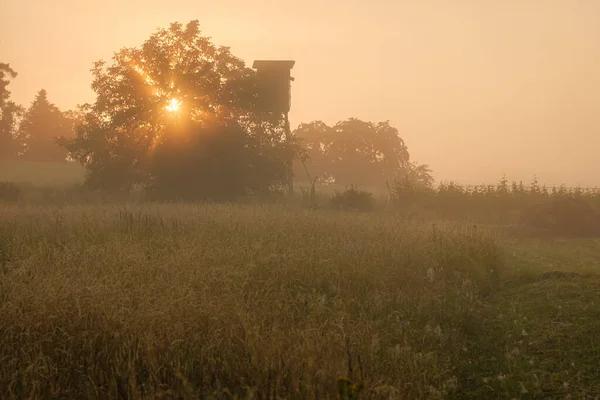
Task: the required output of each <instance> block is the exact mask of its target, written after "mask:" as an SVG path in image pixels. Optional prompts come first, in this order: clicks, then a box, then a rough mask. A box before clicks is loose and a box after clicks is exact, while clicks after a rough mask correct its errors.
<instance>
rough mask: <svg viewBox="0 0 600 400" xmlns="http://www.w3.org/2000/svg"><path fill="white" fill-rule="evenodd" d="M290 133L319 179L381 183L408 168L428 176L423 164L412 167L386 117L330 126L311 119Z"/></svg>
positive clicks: (420, 174)
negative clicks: (303, 151)
mask: <svg viewBox="0 0 600 400" xmlns="http://www.w3.org/2000/svg"><path fill="white" fill-rule="evenodd" d="M294 134H295V135H296V137H298V138H299V139H301V140H302V143H303V146H304V148H305V150H306V152H307V155H308V161H307V165H308V168H309V170H310V171H312V173H313V174H316V175H317V176H318V177H319V179H321V180H323V181H331V182H336V183H340V184H369V185H372V184H384V183H385V182H386V181H392V180H394V179H395V178H397V177H398V176H404V175H406V174H407V173H409V172H410V173H412V174H416V175H417V176H419V177H422V178H425V179H428V178H427V174H428V173H429V172H430V171H429V170H428V169H427V167H426V166H425V167H419V168H417V170H415V171H413V169H414V168H415V165H414V164H412V163H410V161H409V160H410V154H409V152H408V149H407V147H406V144H405V143H404V140H402V138H401V137H400V135H399V133H398V130H397V129H396V128H394V127H393V126H391V125H390V123H389V122H387V121H386V122H379V123H372V122H365V121H361V120H359V119H356V118H350V119H348V120H346V121H340V122H338V123H337V124H336V125H334V126H333V127H330V126H328V125H327V124H325V123H323V122H321V121H314V122H311V123H305V124H301V125H300V126H299V127H298V128H297V129H296V130H295V132H294ZM429 177H430V175H429Z"/></svg>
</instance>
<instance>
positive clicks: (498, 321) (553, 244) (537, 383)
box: [454, 239, 600, 399]
mask: <svg viewBox="0 0 600 400" xmlns="http://www.w3.org/2000/svg"><path fill="white" fill-rule="evenodd" d="M506 248H507V249H508V253H509V254H508V260H509V271H508V274H507V275H506V276H505V277H504V279H503V283H502V286H501V290H500V291H499V292H498V293H496V295H495V296H494V297H493V298H492V299H490V301H489V302H488V303H487V305H486V306H484V308H483V309H482V310H481V314H480V315H478V316H477V317H478V318H476V319H474V321H479V323H473V324H472V325H473V326H472V327H471V329H470V331H471V332H468V331H469V330H467V333H468V334H469V343H471V345H470V346H471V347H470V348H469V349H467V352H468V353H469V354H465V358H464V360H465V362H464V363H463V365H462V366H461V368H460V371H461V372H460V375H459V377H458V381H459V382H461V383H460V385H461V387H460V388H459V390H458V391H457V392H456V394H455V396H454V398H524V399H527V398H535V399H539V398H548V399H550V398H600V275H599V274H597V272H595V271H600V241H598V240H558V239H554V240H531V239H528V240H522V239H521V240H519V241H518V242H517V241H511V242H509V243H507V244H506Z"/></svg>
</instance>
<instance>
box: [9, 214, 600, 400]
mask: <svg viewBox="0 0 600 400" xmlns="http://www.w3.org/2000/svg"><path fill="white" fill-rule="evenodd" d="M1 210H2V212H1V214H0V392H1V393H4V394H5V396H4V398H99V399H101V398H219V399H221V398H263V399H264V398H297V399H305V398H316V399H322V398H338V396H339V394H338V393H339V390H340V387H344V385H345V387H346V389H348V391H349V392H350V393H348V394H347V395H346V397H345V398H352V397H351V396H352V392H353V391H359V389H361V390H360V395H359V398H365V399H369V398H373V399H374V398H381V399H388V398H449V397H451V398H482V397H487V398H490V397H492V398H510V397H517V398H519V397H520V398H522V397H525V398H527V397H538V398H539V397H540V396H544V395H546V396H549V397H552V396H554V397H561V398H562V397H564V396H566V395H569V394H571V395H575V396H579V397H585V396H592V397H593V396H598V395H600V378H599V377H598V376H597V375H598V374H597V373H596V371H597V368H598V365H600V336H598V335H597V332H599V331H600V322H599V321H600V292H599V291H598V290H597V287H598V283H600V279H597V278H596V277H595V275H593V270H594V266H596V265H598V263H600V242H599V241H597V240H594V239H585V240H583V239H581V240H571V241H564V240H563V241H560V240H558V239H556V240H550V239H545V240H544V241H542V240H534V239H518V240H517V239H515V238H509V237H506V235H504V234H503V233H502V232H493V231H491V229H489V228H485V227H481V226H474V225H472V224H469V225H461V224H448V223H443V222H438V223H435V224H433V223H410V222H406V221H403V220H401V219H400V218H398V217H395V216H393V215H389V214H387V215H386V214H383V213H374V214H357V213H337V212H331V211H329V212H327V211H320V212H305V211H301V210H291V209H286V208H285V207H282V206H277V207H275V206H272V207H268V206H216V205H204V206H193V205H129V206H124V205H123V206H117V205H113V206H108V205H107V206H94V207H92V206H64V207H50V206H41V207H35V206H2V209H1ZM556 271H565V272H563V273H559V272H556ZM341 377H344V379H340V378H341Z"/></svg>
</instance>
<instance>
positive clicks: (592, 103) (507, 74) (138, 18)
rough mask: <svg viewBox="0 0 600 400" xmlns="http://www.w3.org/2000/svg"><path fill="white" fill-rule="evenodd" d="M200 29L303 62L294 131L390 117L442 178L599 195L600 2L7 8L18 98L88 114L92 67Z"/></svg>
mask: <svg viewBox="0 0 600 400" xmlns="http://www.w3.org/2000/svg"><path fill="white" fill-rule="evenodd" d="M193 19H198V20H199V21H200V24H201V27H202V29H203V32H204V34H205V35H208V36H210V37H212V39H213V41H214V42H215V43H216V44H220V45H227V46H231V49H232V52H233V53H234V54H235V55H237V56H239V57H241V58H243V59H244V60H245V61H246V62H247V63H252V61H253V60H254V59H261V58H271V59H276V58H281V59H294V60H296V67H295V68H294V70H293V76H294V77H295V78H296V81H295V82H294V83H293V88H292V113H291V116H290V117H291V120H292V124H293V125H294V126H295V125H297V124H298V123H300V122H309V121H311V120H316V119H319V120H323V121H325V122H327V123H330V124H333V123H335V122H337V121H338V120H340V119H345V118H348V117H358V118H361V119H365V120H372V121H380V120H390V121H391V122H392V123H393V124H394V125H395V126H396V127H398V129H399V130H400V132H401V136H402V137H403V138H404V139H405V141H406V142H407V145H408V148H409V151H410V152H411V155H412V157H413V158H414V159H415V160H417V161H419V162H423V163H427V164H429V165H430V166H431V167H432V168H433V169H434V172H435V176H436V178H437V179H443V180H449V179H452V180H455V181H458V182H463V183H479V182H483V181H486V182H488V181H492V182H493V181H497V180H499V178H500V177H501V175H502V173H506V174H507V175H508V178H509V180H510V179H523V180H525V181H529V180H530V179H531V178H532V177H533V175H534V174H537V175H538V177H539V179H540V180H541V181H544V182H548V183H557V184H560V183H563V182H564V183H567V184H569V185H576V184H582V185H599V186H600V113H598V111H600V0H560V1H559V0H470V1H467V0H437V1H433V0H429V1H428V0H360V1H359V0H345V1H332V0H320V1H318V0H255V1H249V0H212V1H205V0H193V1H192V0H169V1H165V0H143V1H138V0H129V1H127V0H102V1H95V0H94V1H91V0H0V61H1V62H8V63H10V65H11V67H13V69H15V70H16V71H17V72H18V73H19V77H18V78H17V79H16V80H14V81H13V83H12V84H11V85H10V86H9V88H10V89H11V90H12V94H13V99H14V100H15V101H17V102H18V103H21V104H23V105H29V104H30V103H31V101H32V100H33V97H34V95H35V93H36V92H37V91H38V90H40V89H41V88H45V89H46V90H47V91H48V96H49V98H50V100H51V101H53V102H54V103H56V105H58V106H59V107H61V108H63V109H68V108H73V107H74V106H75V105H76V104H78V103H84V102H91V101H93V100H94V93H93V92H92V91H91V89H90V83H91V79H92V76H91V73H90V68H91V67H92V63H93V62H94V61H97V60H100V59H105V60H108V59H110V57H111V56H112V53H113V52H114V51H117V50H119V49H120V48H122V47H129V46H138V45H141V44H142V43H143V41H144V40H145V39H147V38H148V37H149V36H150V34H151V33H153V32H154V31H155V30H156V28H158V27H168V25H169V23H171V22H175V21H179V22H181V23H186V22H188V21H190V20H193Z"/></svg>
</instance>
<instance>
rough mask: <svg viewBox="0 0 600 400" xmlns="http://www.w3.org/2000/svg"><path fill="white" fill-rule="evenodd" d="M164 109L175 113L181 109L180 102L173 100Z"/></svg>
mask: <svg viewBox="0 0 600 400" xmlns="http://www.w3.org/2000/svg"><path fill="white" fill-rule="evenodd" d="M165 108H166V109H167V111H168V112H177V111H179V109H180V108H181V101H180V100H178V99H175V98H173V99H171V101H169V104H167V106H166V107H165Z"/></svg>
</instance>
